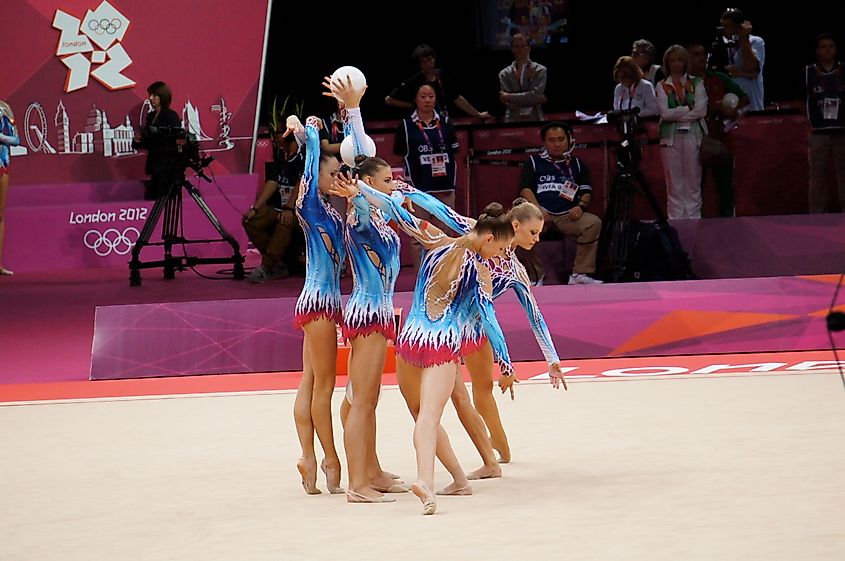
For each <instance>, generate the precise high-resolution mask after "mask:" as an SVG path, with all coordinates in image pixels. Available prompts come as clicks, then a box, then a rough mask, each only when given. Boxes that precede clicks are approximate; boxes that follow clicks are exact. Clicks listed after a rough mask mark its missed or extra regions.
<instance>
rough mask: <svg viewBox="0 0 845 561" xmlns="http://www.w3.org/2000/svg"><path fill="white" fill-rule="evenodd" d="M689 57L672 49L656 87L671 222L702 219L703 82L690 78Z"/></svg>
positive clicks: (704, 99) (705, 107)
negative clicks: (664, 75)
mask: <svg viewBox="0 0 845 561" xmlns="http://www.w3.org/2000/svg"><path fill="white" fill-rule="evenodd" d="M688 70H689V53H688V52H687V50H686V49H685V48H683V47H682V46H681V45H672V46H671V47H669V48H668V49H666V54H664V55H663V71H664V73H665V74H666V76H667V77H666V78H664V79H663V80H662V81H661V82H660V83H659V84H658V85H657V107H658V109H659V111H660V127H659V128H660V145H661V148H662V149H661V151H660V153H661V157H662V159H663V171H664V174H665V176H666V191H667V195H668V197H667V198H668V215H669V219H670V220H671V219H677V218H701V162H699V159H698V151H699V148H700V147H701V138H702V137H703V136H704V134H706V133H707V128H706V125H705V124H704V117H705V116H706V115H707V93H706V90H705V89H704V80H702V79H701V78H697V77H695V76H691V75H690V74H688Z"/></svg>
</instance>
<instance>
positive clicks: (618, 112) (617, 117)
mask: <svg viewBox="0 0 845 561" xmlns="http://www.w3.org/2000/svg"><path fill="white" fill-rule="evenodd" d="M607 122H608V123H611V124H613V125H615V126H616V132H617V133H619V137H620V140H619V150H618V152H617V154H616V159H617V162H618V163H619V164H620V165H622V166H624V167H625V168H626V169H628V168H630V167H631V166H633V165H635V164H636V162H639V161H640V160H641V159H642V152H641V151H640V147H639V145H638V144H637V140H636V135H637V132H639V130H640V108H639V107H631V108H629V109H615V110H613V111H610V112H609V113H608V114H607Z"/></svg>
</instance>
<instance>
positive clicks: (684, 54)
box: [663, 45, 689, 76]
mask: <svg viewBox="0 0 845 561" xmlns="http://www.w3.org/2000/svg"><path fill="white" fill-rule="evenodd" d="M669 55H677V56H678V58H680V59H681V60H683V61H684V74H686V73H687V72H689V51H688V50H686V49H685V48H684V47H683V46H682V45H672V46H671V47H669V48H668V49H666V52H665V53H663V73H664V74H665V75H666V76H669V74H670V72H669Z"/></svg>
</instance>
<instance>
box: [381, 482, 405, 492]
mask: <svg viewBox="0 0 845 561" xmlns="http://www.w3.org/2000/svg"><path fill="white" fill-rule="evenodd" d="M372 487H373V489H375V490H376V491H378V492H379V493H407V492H408V488H407V487H405V486H404V485H402V482H401V481H400V482H399V483H393V484H392V485H390V486H389V487H376V486H375V485H373V486H372Z"/></svg>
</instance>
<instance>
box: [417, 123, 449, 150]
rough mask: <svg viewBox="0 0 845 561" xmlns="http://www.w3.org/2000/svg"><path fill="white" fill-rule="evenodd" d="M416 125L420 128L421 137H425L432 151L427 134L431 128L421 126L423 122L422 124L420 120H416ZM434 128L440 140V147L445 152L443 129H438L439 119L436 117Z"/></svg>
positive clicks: (432, 147) (432, 146)
mask: <svg viewBox="0 0 845 561" xmlns="http://www.w3.org/2000/svg"><path fill="white" fill-rule="evenodd" d="M417 127H418V128H419V129H420V132H421V133H422V135H423V138H425V143H426V144H427V145H428V147H429V148H431V151H432V152H434V145H433V144H432V143H431V138H430V137H429V136H428V131H429V130H431V129H426V128H423V124H422V121H421V120H419V121H417ZM434 128H435V130H436V131H437V136H438V138H439V140H440V148H441V149H442V150H443V151H444V152H445V151H446V140H445V139H444V138H443V131H442V130H440V119H437V121H436V123H435V125H434Z"/></svg>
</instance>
